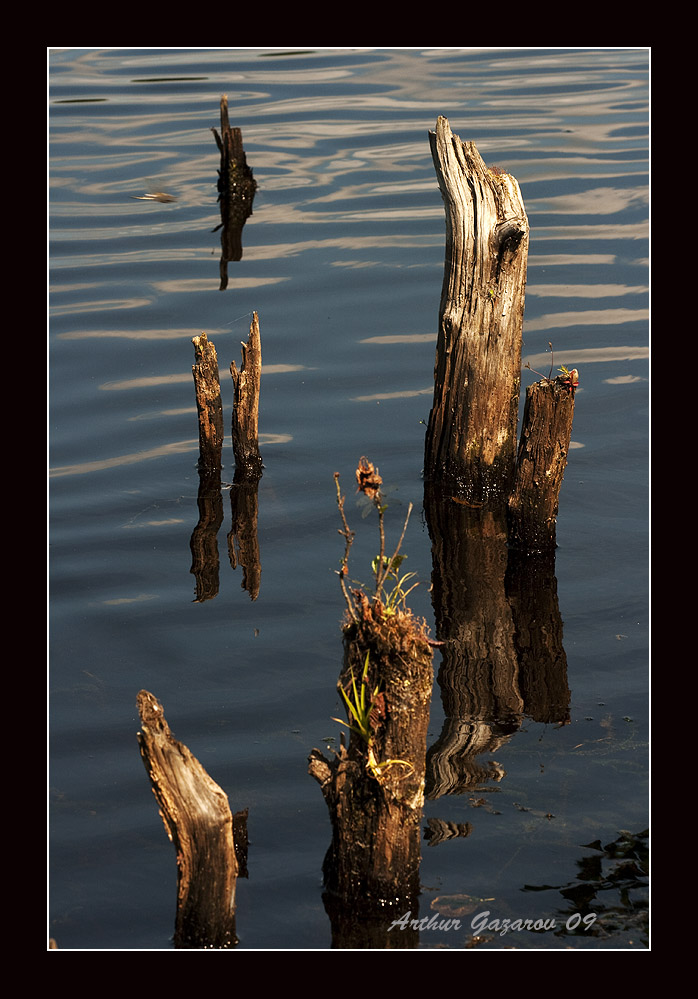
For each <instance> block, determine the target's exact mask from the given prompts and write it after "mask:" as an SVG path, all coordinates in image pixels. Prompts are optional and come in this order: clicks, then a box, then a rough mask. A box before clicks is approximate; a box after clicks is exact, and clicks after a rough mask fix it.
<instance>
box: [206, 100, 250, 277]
mask: <svg viewBox="0 0 698 999" xmlns="http://www.w3.org/2000/svg"><path fill="white" fill-rule="evenodd" d="M220 108H221V134H220V135H219V134H218V132H217V131H216V129H215V128H212V129H211V131H212V132H213V135H214V138H215V140H216V145H217V146H218V149H219V151H220V154H221V165H220V170H219V171H218V201H219V203H220V211H221V222H220V225H217V226H216V228H215V229H214V230H213V231H214V232H216V231H217V230H218V229H221V228H222V230H223V231H222V232H221V261H220V275H221V283H220V290H221V291H224V290H225V288H227V286H228V262H229V261H236V260H242V229H243V226H244V225H245V222H246V221H247V219H248V218H249V217H250V215H251V214H252V203H253V201H254V196H255V192H256V190H257V182H256V180H255V179H254V177H253V175H252V170H251V169H250V167H248V165H247V158H246V156H245V150H244V148H243V145H242V132H241V130H240V129H239V128H231V127H230V120H229V116H228V97H227V95H226V94H223V96H222V97H221V104H220Z"/></svg>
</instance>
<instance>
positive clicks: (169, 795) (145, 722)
mask: <svg viewBox="0 0 698 999" xmlns="http://www.w3.org/2000/svg"><path fill="white" fill-rule="evenodd" d="M137 704H138V713H139V715H140V720H141V731H140V732H139V733H138V736H137V738H138V745H139V747H140V752H141V757H142V759H143V763H144V765H145V769H146V772H147V774H148V777H149V778H150V782H151V784H152V789H153V794H154V795H155V798H156V800H157V803H158V806H159V809H160V815H161V817H162V820H163V822H164V825H165V831H166V832H167V835H168V836H169V838H170V840H171V841H172V842H173V843H174V846H175V850H176V852H177V915H176V920H175V936H174V942H175V946H176V947H180V948H228V947H233V946H235V944H236V943H237V938H236V934H235V889H236V883H237V875H238V861H237V857H236V852H235V843H234V835H233V828H234V826H233V815H232V813H231V810H230V805H229V803H228V798H227V796H226V794H225V792H224V791H223V790H222V789H221V788H220V787H219V786H218V784H216V783H215V781H213V780H212V779H211V777H209V775H208V774H207V773H206V771H205V770H204V768H203V767H202V765H201V764H200V763H199V761H198V760H197V759H196V758H195V757H194V756H193V755H192V754H191V752H190V751H189V750H188V749H187V747H186V746H185V745H183V743H181V742H178V741H177V740H176V739H175V738H174V736H173V734H172V732H171V731H170V727H169V725H168V724H167V721H166V719H165V715H164V711H163V707H162V704H160V702H159V701H158V700H157V699H156V698H155V697H154V696H153V694H151V693H149V692H148V691H147V690H141V691H140V693H139V694H138V698H137Z"/></svg>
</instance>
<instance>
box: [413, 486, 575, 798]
mask: <svg viewBox="0 0 698 999" xmlns="http://www.w3.org/2000/svg"><path fill="white" fill-rule="evenodd" d="M425 512H426V518H427V524H428V527H429V534H430V537H431V540H432V557H433V576H432V602H433V606H434V614H435V626H436V635H437V637H438V638H439V639H440V640H441V641H442V642H443V643H444V644H443V646H442V647H441V654H442V665H441V668H440V670H439V674H438V683H439V686H440V688H441V697H442V703H443V710H444V714H445V716H446V718H445V722H444V728H443V731H442V733H441V735H440V736H439V738H438V739H437V741H436V742H435V743H434V744H433V745H432V746H431V747H430V749H429V753H428V756H427V778H426V780H427V784H426V792H427V796H428V797H429V798H438V797H441V796H442V795H445V794H464V793H467V792H468V791H470V790H472V789H473V788H474V787H475V786H476V785H478V784H479V783H481V782H482V781H485V780H490V781H497V782H498V781H500V780H502V779H503V777H504V776H505V772H504V770H503V769H502V767H501V766H500V765H499V764H498V763H496V762H495V761H494V760H492V759H489V760H488V761H487V762H486V763H482V762H480V761H479V760H478V759H477V757H479V756H481V755H482V754H483V753H487V754H488V756H490V757H491V756H492V754H494V753H496V752H497V750H498V749H499V748H500V747H501V746H502V745H503V744H504V743H505V742H507V741H509V739H510V738H511V736H512V735H513V734H514V733H515V732H516V731H517V730H518V728H519V726H520V725H521V722H522V720H523V718H524V716H525V715H528V716H530V717H532V718H534V719H535V720H536V721H545V722H557V723H559V724H565V723H567V722H568V721H569V699H570V694H569V689H568V687H567V662H566V659H565V654H564V650H563V648H562V621H561V619H560V614H559V610H558V604H557V592H556V586H555V576H554V556H550V557H549V558H548V559H547V560H543V559H539V560H533V559H528V558H524V557H518V559H517V558H516V557H515V556H514V554H513V553H512V552H510V551H509V550H508V548H507V543H506V531H507V528H506V515H505V512H504V511H503V510H502V511H497V510H493V511H492V510H487V509H485V508H479V509H474V508H471V507H469V506H467V505H464V504H462V503H458V502H457V501H455V500H454V499H452V498H450V497H442V496H440V495H439V494H438V492H437V491H436V490H435V489H433V488H432V487H430V486H427V487H426V488H425Z"/></svg>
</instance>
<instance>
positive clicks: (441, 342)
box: [424, 117, 528, 503]
mask: <svg viewBox="0 0 698 999" xmlns="http://www.w3.org/2000/svg"><path fill="white" fill-rule="evenodd" d="M429 141H430V144H431V152H432V157H433V160H434V166H435V168H436V174H437V178H438V182H439V188H440V189H441V194H442V197H443V200H444V207H445V211H446V261H445V270H444V281H443V288H442V293H441V304H440V315H439V333H438V340H437V347H436V364H435V370H434V403H433V408H432V410H431V414H430V416H429V424H428V428H427V434H426V445H425V461H424V474H425V478H426V479H427V480H430V481H432V482H435V483H438V484H443V485H444V486H445V487H446V488H448V490H449V491H451V492H452V493H456V494H457V495H459V496H461V497H462V498H464V499H466V500H469V501H471V502H478V503H482V502H485V501H486V500H488V499H491V498H501V497H506V496H507V495H508V493H509V491H510V489H511V484H512V479H513V474H514V463H515V458H516V426H517V419H518V406H519V388H520V383H521V343H522V327H523V313H524V289H525V283H526V262H527V258H528V219H527V217H526V212H525V209H524V204H523V199H522V197H521V192H520V190H519V185H518V183H517V182H516V180H515V179H514V177H512V176H511V175H510V174H508V173H504V172H503V171H501V170H500V168H498V167H492V168H490V169H488V167H487V166H486V164H485V163H484V161H483V160H482V157H481V156H480V154H479V152H478V150H477V148H476V146H475V144H474V143H473V142H462V141H461V140H460V139H459V138H458V137H457V136H455V135H453V133H452V132H451V128H450V126H449V123H448V121H447V119H446V118H443V117H439V119H438V120H437V123H436V131H435V132H430V133H429Z"/></svg>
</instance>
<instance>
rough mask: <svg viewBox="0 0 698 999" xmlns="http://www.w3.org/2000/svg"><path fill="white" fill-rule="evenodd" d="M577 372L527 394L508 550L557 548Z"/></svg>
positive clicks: (545, 381) (538, 385) (534, 387)
mask: <svg viewBox="0 0 698 999" xmlns="http://www.w3.org/2000/svg"><path fill="white" fill-rule="evenodd" d="M577 381H578V378H577V371H576V369H574V370H573V371H571V372H568V373H567V374H566V375H560V376H559V377H558V378H555V379H552V380H550V379H547V378H545V379H543V381H540V382H536V383H535V384H534V385H529V387H528V388H527V390H526V407H525V410H524V416H523V424H522V427H521V440H520V442H519V453H518V459H517V463H516V480H515V483H514V489H513V491H512V494H511V496H510V498H509V544H510V545H511V546H512V547H514V548H519V549H521V550H523V551H529V552H542V551H548V550H550V549H553V548H555V544H556V542H555V535H556V520H557V511H558V501H559V495H560V487H561V485H562V479H563V476H564V472H565V466H566V465H567V454H568V452H569V449H570V440H571V436H572V417H573V415H574V392H575V388H576V385H577Z"/></svg>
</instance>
